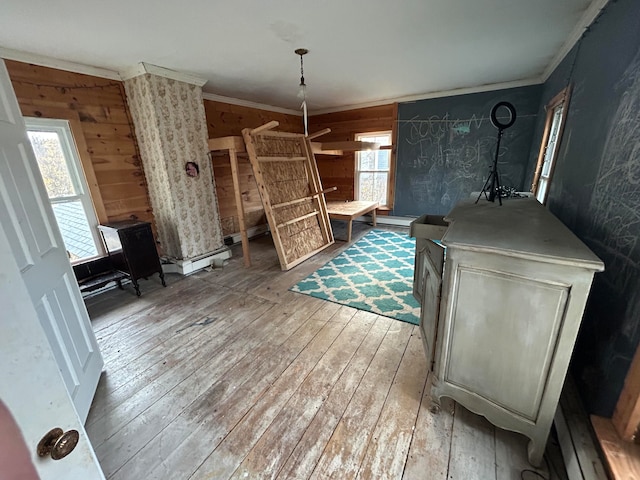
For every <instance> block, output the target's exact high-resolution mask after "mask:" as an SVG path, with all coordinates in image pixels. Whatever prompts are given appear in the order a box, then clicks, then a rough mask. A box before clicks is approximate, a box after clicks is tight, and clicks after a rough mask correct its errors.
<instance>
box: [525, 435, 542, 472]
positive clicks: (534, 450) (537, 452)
mask: <svg viewBox="0 0 640 480" xmlns="http://www.w3.org/2000/svg"><path fill="white" fill-rule="evenodd" d="M544 449H545V443H544V442H543V441H541V440H538V439H536V440H529V445H528V446H527V456H528V457H529V463H530V464H531V465H533V466H534V467H539V466H540V465H541V464H542V457H543V456H544Z"/></svg>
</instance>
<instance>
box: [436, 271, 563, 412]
mask: <svg viewBox="0 0 640 480" xmlns="http://www.w3.org/2000/svg"><path fill="white" fill-rule="evenodd" d="M456 279H457V281H456V282H455V287H454V288H455V291H454V295H455V297H456V298H455V300H454V305H455V309H454V310H453V312H452V319H451V327H450V332H449V337H448V338H449V341H448V343H449V345H448V361H447V362H446V363H447V367H448V368H447V369H446V381H447V382H449V383H452V384H455V385H457V386H459V387H462V388H464V389H466V390H468V391H470V392H474V393H476V394H478V395H480V396H482V397H485V398H486V399H488V400H490V401H491V402H493V403H495V404H498V405H500V406H502V407H504V408H506V409H508V410H510V411H512V412H514V413H516V414H518V415H520V416H522V417H525V418H527V419H529V420H535V419H536V417H537V414H538V410H539V407H540V401H541V398H542V394H543V392H544V388H545V385H546V380H547V376H548V373H549V368H550V365H551V362H552V359H553V354H554V352H555V348H556V340H557V338H556V337H557V332H558V330H559V328H560V326H561V324H562V320H563V316H564V312H565V307H566V304H567V299H568V291H569V287H568V286H567V285H560V284H557V283H553V282H547V281H544V280H534V279H530V278H523V277H519V276H516V275H512V274H509V273H504V272H496V271H490V270H482V269H472V268H466V267H461V266H459V267H458V269H457V272H456ZM479 345H481V346H482V348H479V347H478V346H479Z"/></svg>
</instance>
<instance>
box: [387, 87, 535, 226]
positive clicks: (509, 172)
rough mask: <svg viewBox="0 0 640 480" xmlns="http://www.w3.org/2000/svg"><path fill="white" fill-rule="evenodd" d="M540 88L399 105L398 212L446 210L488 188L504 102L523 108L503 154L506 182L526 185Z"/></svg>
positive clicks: (502, 172)
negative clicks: (493, 116) (495, 113)
mask: <svg viewBox="0 0 640 480" xmlns="http://www.w3.org/2000/svg"><path fill="white" fill-rule="evenodd" d="M540 91H541V90H540V88H539V87H538V86H532V87H519V88H514V89H508V90H501V91H495V92H483V93H474V94H470V95H460V96H456V97H446V98H434V99H427V100H420V101H418V102H410V103H404V104H399V105H398V138H397V145H398V150H397V155H396V197H395V204H394V214H396V215H422V214H423V213H431V214H446V213H447V212H449V211H450V210H451V208H453V206H454V205H455V204H456V203H457V202H458V201H459V200H461V199H467V198H470V194H471V193H472V192H477V191H479V190H480V189H481V188H482V186H483V184H484V182H485V180H486V179H487V177H488V176H489V172H490V167H491V165H492V164H493V159H494V157H495V148H496V140H497V129H496V128H495V127H494V126H493V125H492V124H491V120H490V117H489V116H490V112H491V108H492V107H493V106H494V105H496V103H497V102H500V101H509V102H510V103H512V104H513V105H514V106H515V107H516V108H517V110H518V112H519V113H520V112H521V115H518V118H517V121H516V122H515V124H514V125H513V127H512V128H510V129H509V130H506V131H505V134H504V136H503V138H502V143H501V146H500V152H499V158H498V163H499V167H500V181H501V184H502V185H505V186H507V187H515V188H516V189H520V187H521V186H522V183H523V181H524V172H525V169H526V166H527V163H528V160H529V150H530V147H531V139H532V135H533V131H534V126H535V121H536V115H537V110H538V105H539V101H540ZM499 113H500V118H501V119H502V117H503V116H504V117H505V120H508V119H509V115H508V114H504V115H503V112H499Z"/></svg>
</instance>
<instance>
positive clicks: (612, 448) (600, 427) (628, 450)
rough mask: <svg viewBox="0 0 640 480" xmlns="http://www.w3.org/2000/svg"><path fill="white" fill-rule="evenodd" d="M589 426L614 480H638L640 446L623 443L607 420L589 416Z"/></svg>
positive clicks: (639, 475) (639, 472) (639, 476)
mask: <svg viewBox="0 0 640 480" xmlns="http://www.w3.org/2000/svg"><path fill="white" fill-rule="evenodd" d="M591 424H592V425H593V429H594V430H595V432H596V437H597V438H598V442H599V443H600V447H601V448H602V452H603V453H604V458H605V460H606V464H607V469H608V470H609V474H610V476H611V478H613V479H614V480H623V479H624V480H627V479H629V478H640V445H636V444H635V443H629V442H625V441H624V440H623V439H622V438H620V436H619V435H618V432H616V429H615V428H614V426H613V423H612V422H611V420H609V419H608V418H602V417H597V416H595V415H592V416H591Z"/></svg>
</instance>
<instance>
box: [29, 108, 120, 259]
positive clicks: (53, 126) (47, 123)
mask: <svg viewBox="0 0 640 480" xmlns="http://www.w3.org/2000/svg"><path fill="white" fill-rule="evenodd" d="M24 122H25V125H26V129H27V131H28V132H30V131H34V132H37V131H39V132H55V133H56V134H57V135H58V138H59V139H60V146H61V148H62V151H63V153H64V155H65V160H66V162H67V168H68V169H69V173H70V176H71V182H72V185H73V186H74V188H75V189H76V191H77V192H80V193H76V194H75V195H69V196H65V197H60V198H55V199H52V198H47V199H48V201H49V203H50V204H51V205H52V207H53V205H54V204H56V203H64V202H71V201H80V202H81V203H82V205H83V209H84V212H85V216H86V217H87V223H88V224H89V230H90V232H91V237H92V238H93V241H94V243H95V246H96V250H97V254H96V255H95V256H91V257H84V258H80V259H77V260H70V263H71V264H72V265H78V264H82V263H84V262H88V261H91V260H94V259H96V258H99V257H103V256H105V255H106V254H107V253H106V251H105V248H104V244H103V241H102V238H101V236H100V232H99V231H98V228H97V227H98V225H99V224H101V223H104V221H105V220H106V214H105V213H104V205H103V204H102V197H101V196H100V194H99V191H98V195H97V196H98V202H99V203H97V202H96V198H95V197H94V191H95V190H97V180H96V179H95V172H94V170H93V166H92V164H91V160H90V159H88V158H87V156H86V155H87V154H88V152H87V154H85V156H83V155H82V154H81V151H82V150H81V149H80V148H79V145H78V138H77V135H76V132H75V131H77V129H78V126H77V125H76V128H74V126H73V121H72V120H66V119H57V118H44V117H24ZM81 140H82V142H81V143H82V144H83V145H85V146H86V144H85V142H84V136H83V135H81ZM87 161H88V162H89V164H90V169H89V170H90V172H87V166H86V165H87ZM88 173H89V174H88ZM88 177H89V178H92V179H93V182H90V181H89V178H88ZM92 183H93V188H92ZM98 205H99V207H98ZM100 211H102V215H100V214H99V212H100ZM101 217H104V219H103V218H101Z"/></svg>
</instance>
